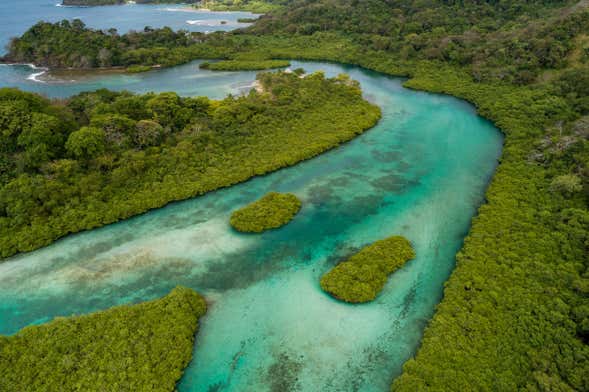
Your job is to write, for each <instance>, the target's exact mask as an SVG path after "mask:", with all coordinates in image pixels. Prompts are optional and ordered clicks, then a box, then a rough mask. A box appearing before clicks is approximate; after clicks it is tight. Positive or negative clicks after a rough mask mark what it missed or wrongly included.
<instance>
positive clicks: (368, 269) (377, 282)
mask: <svg viewBox="0 0 589 392" xmlns="http://www.w3.org/2000/svg"><path fill="white" fill-rule="evenodd" d="M414 257H415V252H414V251H413V248H412V247H411V243H410V242H409V241H408V240H407V239H406V238H405V237H400V236H393V237H389V238H386V239H384V240H380V241H376V242H374V243H373V244H371V245H368V246H366V247H364V248H362V249H361V250H360V251H359V252H358V253H356V254H355V255H353V256H352V257H350V258H349V259H347V260H346V261H344V262H342V263H340V264H338V265H336V266H335V267H334V268H333V269H331V271H329V272H327V273H326V274H325V275H323V277H322V278H321V288H322V289H323V290H324V291H326V292H328V293H329V294H331V295H332V296H334V297H335V298H337V299H339V300H342V301H345V302H350V303H362V302H369V301H372V300H374V299H375V298H376V296H377V295H378V294H379V293H380V291H381V290H382V288H383V287H384V285H385V283H386V281H387V278H388V276H389V275H390V274H392V273H393V272H395V271H396V270H397V269H399V268H401V267H402V266H403V265H404V264H405V263H406V262H407V261H408V260H411V259H413V258H414Z"/></svg>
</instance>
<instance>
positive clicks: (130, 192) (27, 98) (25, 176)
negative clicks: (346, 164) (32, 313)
mask: <svg viewBox="0 0 589 392" xmlns="http://www.w3.org/2000/svg"><path fill="white" fill-rule="evenodd" d="M256 87H257V88H256V89H254V90H252V91H251V92H250V93H249V95H247V96H240V97H232V96H229V97H227V98H225V99H224V100H221V101H212V100H209V99H208V98H205V97H198V98H182V97H179V96H178V95H177V94H175V93H161V94H153V93H151V94H144V95H134V94H131V93H128V92H112V91H108V90H98V91H96V92H91V93H82V94H80V95H77V96H74V97H72V98H70V99H69V100H66V101H54V102H51V101H48V100H46V99H44V98H42V97H41V96H39V95H35V94H31V93H24V92H20V91H18V90H14V89H0V123H2V124H7V126H8V128H7V131H8V132H5V133H4V134H2V136H1V138H2V140H1V141H2V143H1V145H2V148H3V150H2V154H0V167H1V168H2V172H1V173H0V174H1V176H0V185H1V187H0V255H1V256H2V257H8V256H11V255H13V254H16V253H18V252H26V251H31V250H34V249H37V248H40V247H42V246H45V245H48V244H50V243H51V242H53V241H55V240H56V239H58V238H60V237H63V236H65V235H67V234H70V233H76V232H79V231H82V230H88V229H91V228H96V227H101V226H104V225H106V224H109V223H113V222H116V221H118V220H121V219H125V218H129V217H131V216H134V215H137V214H141V213H143V212H146V211H148V210H150V209H154V208H159V207H162V206H164V205H166V204H168V203H170V202H173V201H177V200H184V199H187V198H191V197H194V196H197V195H202V194H204V193H206V192H209V191H212V190H216V189H219V188H222V187H227V186H231V185H234V184H237V183H240V182H243V181H246V180H248V179H250V178H252V177H254V176H259V175H264V174H266V173H269V172H272V171H275V170H278V169H280V168H283V167H287V166H291V165H294V164H296V163H298V162H300V161H302V160H306V159H310V158H312V157H314V156H316V155H319V154H321V153H322V152H324V151H326V150H329V149H331V148H335V147H337V146H338V145H340V144H341V143H344V142H347V141H349V140H351V139H353V138H354V137H356V136H357V135H359V134H361V133H362V132H364V131H365V130H367V129H369V128H371V127H373V126H374V125H375V124H376V123H377V122H378V120H379V119H380V115H381V113H380V109H379V108H378V107H376V106H374V105H372V104H370V103H369V102H367V101H366V100H364V99H363V98H362V93H361V90H360V87H359V85H358V83H357V82H355V81H353V80H350V79H349V77H348V76H347V75H340V76H338V77H336V78H331V79H328V78H326V77H325V76H324V75H323V74H322V73H314V74H310V75H307V77H305V78H301V77H299V75H298V74H296V73H286V72H278V73H261V74H259V75H258V77H257V86H256ZM40 195H42V196H41V197H39V196H40Z"/></svg>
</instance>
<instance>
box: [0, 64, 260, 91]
mask: <svg viewBox="0 0 589 392" xmlns="http://www.w3.org/2000/svg"><path fill="white" fill-rule="evenodd" d="M202 62H203V61H202V60H197V61H193V62H191V63H188V64H184V65H180V66H177V67H173V68H166V69H161V70H154V71H150V72H144V73H139V74H126V73H112V72H111V73H105V72H102V73H101V72H95V73H85V74H84V73H80V72H68V73H66V74H62V75H59V79H58V78H54V77H50V78H49V79H48V80H49V81H47V82H43V81H36V80H32V79H33V76H31V75H36V74H39V73H42V72H43V70H40V69H35V68H34V67H31V66H29V65H0V87H18V88H19V89H21V90H24V91H31V92H35V93H39V94H42V95H45V96H47V97H51V98H65V97H69V96H72V95H75V94H78V93H81V92H82V91H94V90H97V89H100V88H109V89H111V90H129V91H134V92H137V93H147V92H150V91H157V92H162V91H175V92H176V93H178V94H180V95H184V96H195V95H201V96H203V95H206V96H208V97H211V98H214V99H222V98H224V97H226V96H227V95H228V94H234V95H236V94H241V93H243V92H244V91H246V90H248V89H249V88H250V87H251V84H252V82H253V81H254V80H255V77H256V72H215V71H208V70H204V69H199V68H198V65H199V64H200V63H202ZM40 77H42V78H47V77H43V76H40Z"/></svg>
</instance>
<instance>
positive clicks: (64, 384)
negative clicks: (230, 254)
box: [0, 287, 207, 391]
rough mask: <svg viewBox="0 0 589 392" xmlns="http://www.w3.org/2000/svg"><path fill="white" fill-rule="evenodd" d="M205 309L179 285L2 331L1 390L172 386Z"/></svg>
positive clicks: (168, 388)
mask: <svg viewBox="0 0 589 392" xmlns="http://www.w3.org/2000/svg"><path fill="white" fill-rule="evenodd" d="M206 310H207V305H206V302H205V300H204V299H203V298H202V297H201V296H200V295H199V294H197V293H196V292H194V291H193V290H191V289H188V288H185V287H176V288H175V289H173V290H172V291H171V292H170V293H169V294H168V295H166V296H165V297H162V298H160V299H156V300H153V301H148V302H143V303H139V304H135V305H121V306H115V307H112V308H110V309H107V310H103V311H98V312H95V313H90V314H87V315H82V316H70V317H57V318H55V319H54V320H53V321H50V322H48V323H45V324H41V325H32V326H28V327H25V328H24V329H22V330H20V331H19V332H17V333H16V334H15V335H12V336H2V335H0V359H1V360H0V376H1V377H0V390H3V391H33V390H34V391H78V390H79V391H108V390H112V389H113V388H116V389H117V390H120V391H141V390H143V391H147V390H157V391H174V390H175V388H176V383H177V382H178V380H179V379H180V377H181V376H182V373H183V371H184V369H185V368H186V366H188V363H189V362H190V360H191V358H192V352H193V349H194V341H195V335H196V332H197V331H198V326H199V319H200V318H201V317H202V316H203V315H204V314H205V313H206Z"/></svg>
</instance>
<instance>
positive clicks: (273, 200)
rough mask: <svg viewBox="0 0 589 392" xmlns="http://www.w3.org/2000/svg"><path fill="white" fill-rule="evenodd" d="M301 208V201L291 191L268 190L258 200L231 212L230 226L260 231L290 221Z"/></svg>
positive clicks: (248, 231)
mask: <svg viewBox="0 0 589 392" xmlns="http://www.w3.org/2000/svg"><path fill="white" fill-rule="evenodd" d="M300 209H301V201H300V200H299V199H298V197H296V196H295V195H293V194H291V193H277V192H270V193H268V194H266V195H264V197H262V198H261V199H260V200H256V201H255V202H253V203H251V204H248V205H247V206H245V207H243V208H240V209H239V210H237V211H235V212H233V214H231V221H230V222H231V226H233V228H235V229H236V230H237V231H241V232H244V233H261V232H263V231H266V230H270V229H276V228H279V227H282V226H284V225H286V224H287V223H288V222H290V221H291V220H292V219H293V218H294V217H295V215H296V214H297V213H298V212H299V210H300Z"/></svg>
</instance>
